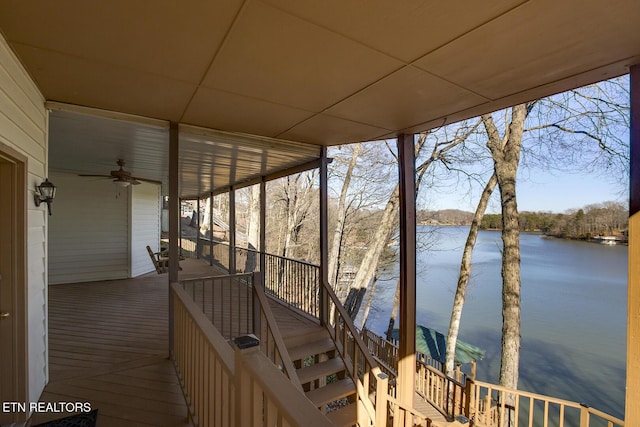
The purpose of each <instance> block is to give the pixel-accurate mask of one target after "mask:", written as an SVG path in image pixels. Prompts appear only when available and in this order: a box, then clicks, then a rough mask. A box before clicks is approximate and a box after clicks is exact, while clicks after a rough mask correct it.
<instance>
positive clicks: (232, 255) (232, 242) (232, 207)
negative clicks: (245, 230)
mask: <svg viewBox="0 0 640 427" xmlns="http://www.w3.org/2000/svg"><path fill="white" fill-rule="evenodd" d="M235 273H236V190H234V189H233V187H229V274H235Z"/></svg>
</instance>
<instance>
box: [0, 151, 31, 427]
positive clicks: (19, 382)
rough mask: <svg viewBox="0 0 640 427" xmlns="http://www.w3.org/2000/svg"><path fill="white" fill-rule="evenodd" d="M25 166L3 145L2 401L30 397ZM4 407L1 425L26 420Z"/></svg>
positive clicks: (0, 172)
mask: <svg viewBox="0 0 640 427" xmlns="http://www.w3.org/2000/svg"><path fill="white" fill-rule="evenodd" d="M25 168H26V165H25V163H24V162H20V161H18V160H17V159H16V158H13V157H11V156H10V155H8V154H7V153H4V152H3V151H2V146H1V145H0V361H2V362H1V363H0V402H19V403H24V402H25V401H26V399H27V396H26V395H27V393H26V390H27V373H26V365H27V361H26V357H27V351H26V342H27V336H26V273H25V262H26V260H25V258H26V254H25V234H26V231H25V222H26V221H25V209H26V204H25V189H26V184H25ZM2 409H3V408H0V424H5V423H12V422H19V421H24V420H25V417H26V414H25V413H24V412H22V411H19V410H10V411H3V410H2ZM14 409H15V408H14Z"/></svg>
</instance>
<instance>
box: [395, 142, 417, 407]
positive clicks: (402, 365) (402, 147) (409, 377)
mask: <svg viewBox="0 0 640 427" xmlns="http://www.w3.org/2000/svg"><path fill="white" fill-rule="evenodd" d="M398 164H399V176H398V179H399V204H400V342H399V348H398V382H397V392H398V399H399V400H400V401H401V402H402V403H403V404H404V405H407V406H408V407H411V408H412V407H413V396H414V393H415V391H414V390H415V371H416V182H415V152H414V142H413V135H404V134H402V135H399V136H398Z"/></svg>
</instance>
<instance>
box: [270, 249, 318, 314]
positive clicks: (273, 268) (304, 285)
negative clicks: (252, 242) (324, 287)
mask: <svg viewBox="0 0 640 427" xmlns="http://www.w3.org/2000/svg"><path fill="white" fill-rule="evenodd" d="M319 290H320V267H319V266H317V265H315V264H310V263H308V262H303V261H296V260H293V259H289V258H284V257H281V256H278V255H272V254H265V292H266V293H267V294H268V295H269V296H271V297H274V298H277V299H278V300H280V301H281V302H282V303H284V304H286V305H287V306H288V307H289V308H294V309H296V310H299V311H301V312H303V313H305V314H308V315H310V316H311V317H313V318H315V319H319V316H320V311H319V294H318V292H319Z"/></svg>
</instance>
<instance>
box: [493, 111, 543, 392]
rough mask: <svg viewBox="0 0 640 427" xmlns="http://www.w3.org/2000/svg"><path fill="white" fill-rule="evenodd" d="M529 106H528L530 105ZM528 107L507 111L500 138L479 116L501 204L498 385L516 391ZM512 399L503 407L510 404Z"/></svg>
mask: <svg viewBox="0 0 640 427" xmlns="http://www.w3.org/2000/svg"><path fill="white" fill-rule="evenodd" d="M531 106H532V105H531ZM528 111H529V107H528V105H524V104H521V105H516V106H515V107H513V108H512V110H511V123H510V124H509V127H508V129H507V130H506V131H505V135H504V137H503V138H502V139H501V138H500V136H499V132H498V129H497V127H496V125H495V123H494V122H493V118H492V117H491V115H489V114H485V115H483V116H482V121H483V124H484V126H485V129H486V131H487V135H488V137H489V141H488V142H487V147H488V148H489V150H490V151H491V156H492V158H493V163H494V171H495V174H496V177H497V178H498V187H499V189H500V201H501V205H502V243H503V250H502V351H501V363H500V380H499V381H500V385H502V386H504V387H508V388H513V389H517V388H518V374H519V372H518V369H519V362H520V232H519V227H518V223H519V219H518V206H517V200H516V174H517V171H518V163H519V162H520V150H521V147H522V135H523V132H524V121H525V119H526V117H527V114H528ZM512 399H513V396H508V397H507V402H505V403H507V404H513V403H514V402H512V401H511V400H512Z"/></svg>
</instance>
